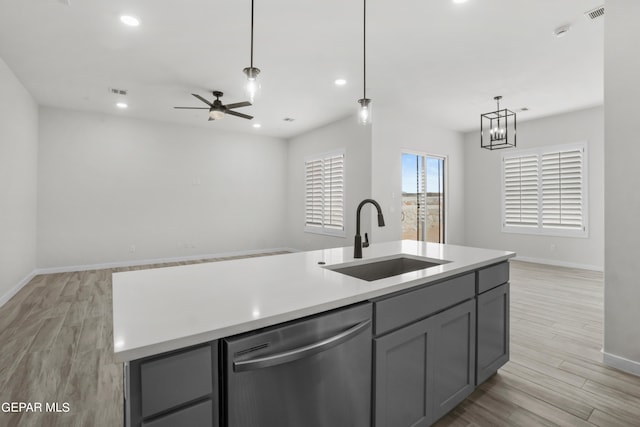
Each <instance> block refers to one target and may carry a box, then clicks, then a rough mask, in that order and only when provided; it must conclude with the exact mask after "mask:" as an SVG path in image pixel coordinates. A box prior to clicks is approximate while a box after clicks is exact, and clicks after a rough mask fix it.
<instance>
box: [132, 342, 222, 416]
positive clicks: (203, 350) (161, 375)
mask: <svg viewBox="0 0 640 427" xmlns="http://www.w3.org/2000/svg"><path fill="white" fill-rule="evenodd" d="M212 363H213V362H212V359H211V346H206V347H200V348H196V349H194V350H189V351H185V352H182V353H177V354H172V355H170V356H167V357H163V358H160V359H155V360H150V361H148V362H143V363H141V365H140V377H141V378H140V379H141V389H142V416H143V417H145V418H146V417H148V416H150V415H153V414H157V413H158V412H161V411H165V410H168V409H171V408H173V407H175V406H178V405H181V404H183V403H186V402H189V401H192V400H194V399H198V398H201V397H203V396H207V395H209V394H211V393H212V390H213V385H212V378H213V377H212Z"/></svg>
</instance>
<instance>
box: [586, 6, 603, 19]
mask: <svg viewBox="0 0 640 427" xmlns="http://www.w3.org/2000/svg"><path fill="white" fill-rule="evenodd" d="M584 16H585V17H586V18H587V19H590V20H592V21H593V20H594V19H598V18H602V17H603V16H604V6H598V7H596V8H595V9H591V10H588V11H586V12H585V13H584Z"/></svg>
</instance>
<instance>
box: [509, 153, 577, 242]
mask: <svg viewBox="0 0 640 427" xmlns="http://www.w3.org/2000/svg"><path fill="white" fill-rule="evenodd" d="M502 160H503V182H502V184H503V192H502V193H503V199H502V202H503V212H502V218H503V228H502V229H503V231H512V232H521V233H534V234H550V235H564V236H579V237H586V236H587V221H586V214H587V204H586V195H587V190H586V178H587V173H586V150H585V145H584V144H573V145H565V146H559V147H552V148H548V147H544V148H540V149H537V150H530V151H526V152H523V153H521V154H520V155H517V156H508V155H504V157H503V158H502Z"/></svg>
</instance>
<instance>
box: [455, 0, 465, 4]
mask: <svg viewBox="0 0 640 427" xmlns="http://www.w3.org/2000/svg"><path fill="white" fill-rule="evenodd" d="M453 2H454V3H455V4H461V3H466V2H467V0H453Z"/></svg>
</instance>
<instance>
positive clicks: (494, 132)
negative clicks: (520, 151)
mask: <svg viewBox="0 0 640 427" xmlns="http://www.w3.org/2000/svg"><path fill="white" fill-rule="evenodd" d="M493 99H495V100H496V103H497V108H496V111H492V112H490V113H485V114H481V115H480V147H481V148H486V149H488V150H498V149H501V148H511V147H515V146H516V113H514V112H513V111H511V110H507V109H506V108H505V109H503V110H501V109H500V100H501V99H502V96H495V97H494V98H493Z"/></svg>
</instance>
